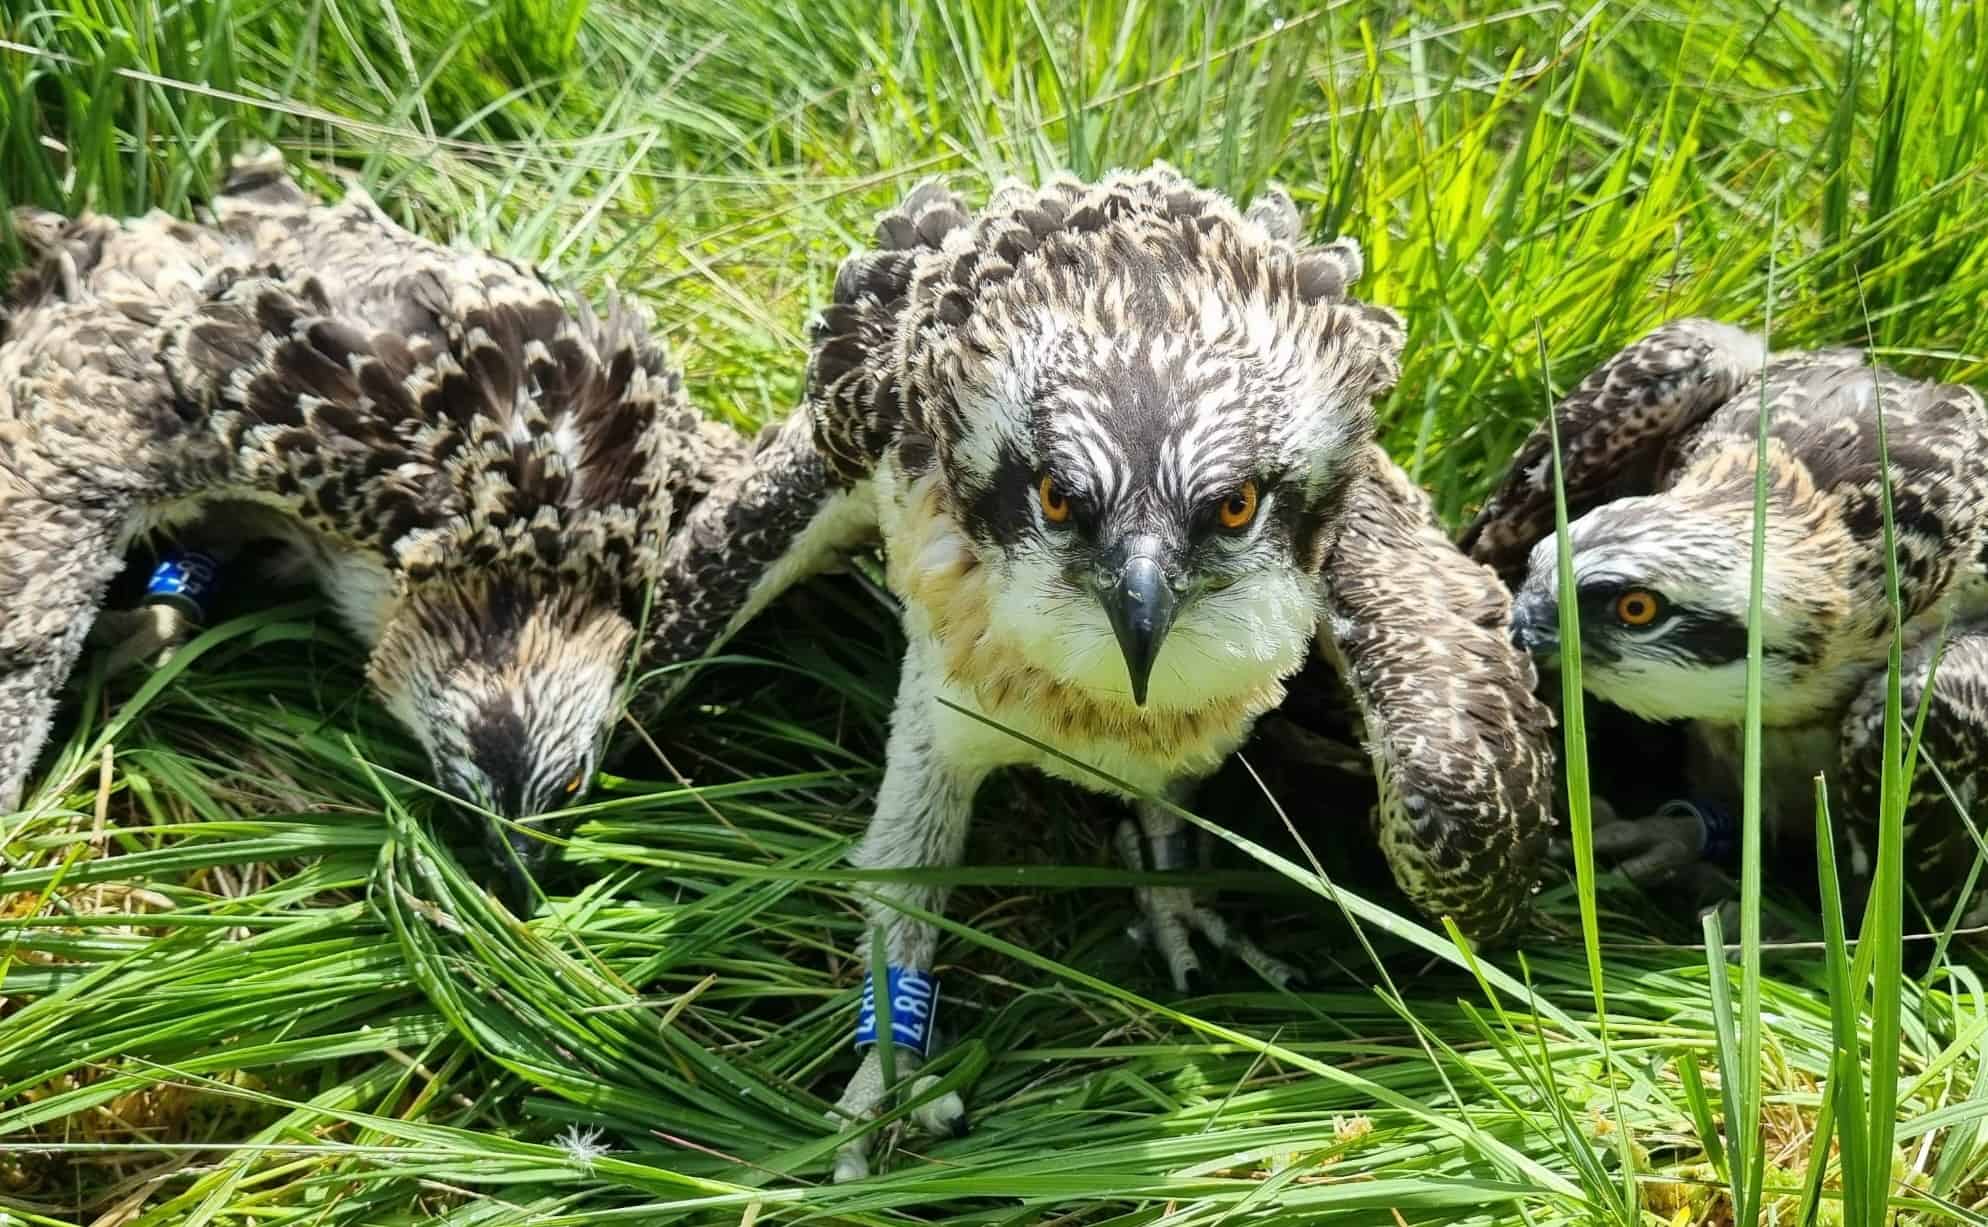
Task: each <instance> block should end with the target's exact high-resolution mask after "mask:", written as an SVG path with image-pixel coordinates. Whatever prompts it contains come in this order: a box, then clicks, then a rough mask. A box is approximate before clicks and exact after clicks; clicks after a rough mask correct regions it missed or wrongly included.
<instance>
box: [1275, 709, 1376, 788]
mask: <svg viewBox="0 0 1988 1227" xmlns="http://www.w3.org/2000/svg"><path fill="white" fill-rule="evenodd" d="M1256 732H1257V736H1259V737H1261V738H1262V739H1263V740H1264V742H1265V743H1266V744H1268V745H1270V746H1273V747H1275V748H1276V750H1277V752H1278V753H1279V754H1282V755H1283V756H1284V757H1285V758H1286V759H1288V760H1290V761H1291V762H1294V763H1298V764H1300V765H1301V766H1306V767H1316V768H1320V769H1323V770H1326V771H1338V772H1343V773H1345V774H1347V775H1372V774H1373V773H1374V763H1373V759H1371V758H1370V757H1368V755H1367V752H1366V751H1365V750H1363V749H1361V748H1360V747H1359V746H1356V745H1349V744H1348V743H1346V742H1343V741H1340V740H1338V739H1336V738H1333V737H1327V736H1325V735H1324V734H1322V733H1315V732H1313V731H1312V730H1310V729H1308V728H1305V727H1304V726H1303V725H1300V724H1298V723H1296V722H1295V721H1292V720H1289V719H1286V718H1284V717H1282V716H1279V715H1277V714H1276V713H1274V712H1273V713H1272V714H1270V715H1268V716H1265V717H1264V718H1263V719H1262V720H1260V721H1258V722H1257V726H1256Z"/></svg>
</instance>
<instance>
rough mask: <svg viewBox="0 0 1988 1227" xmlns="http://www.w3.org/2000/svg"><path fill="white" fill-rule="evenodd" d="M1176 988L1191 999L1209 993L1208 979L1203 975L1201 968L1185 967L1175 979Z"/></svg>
mask: <svg viewBox="0 0 1988 1227" xmlns="http://www.w3.org/2000/svg"><path fill="white" fill-rule="evenodd" d="M1175 983H1176V986H1177V987H1178V988H1179V989H1180V991H1181V992H1183V993H1186V994H1188V995H1189V996H1191V997H1199V996H1202V995H1203V994H1204V993H1206V992H1207V991H1208V979H1207V977H1206V976H1204V975H1202V974H1201V969H1200V968H1199V967H1183V968H1181V970H1180V974H1179V975H1178V976H1177V977H1175Z"/></svg>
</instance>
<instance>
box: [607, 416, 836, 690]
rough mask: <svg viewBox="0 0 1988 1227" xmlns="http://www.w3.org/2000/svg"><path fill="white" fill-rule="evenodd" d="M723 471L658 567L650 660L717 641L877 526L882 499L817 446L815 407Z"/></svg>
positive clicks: (646, 654)
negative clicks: (856, 488)
mask: <svg viewBox="0 0 1988 1227" xmlns="http://www.w3.org/2000/svg"><path fill="white" fill-rule="evenodd" d="M713 477H714V481H713V484H712V487H711V490H710V492H709V493H708V494H706V495H705V496H704V497H703V498H702V499H701V500H700V501H699V502H698V503H697V504H696V505H695V506H694V507H693V508H692V509H691V510H690V512H689V514H688V515H687V516H686V517H685V519H684V522H683V524H682V525H681V526H680V527H679V528H678V529H677V531H676V533H675V534H674V535H673V536H672V537H671V539H670V543H669V546H668V548H667V549H666V550H665V552H664V555H663V559H662V563H661V566H660V567H659V568H658V570H657V576H656V583H655V587H654V598H655V599H654V603H653V604H652V605H651V607H650V608H649V610H648V620H647V629H646V634H645V638H644V642H643V660H642V664H643V667H644V668H645V669H667V668H669V667H670V666H674V665H681V664H685V663H688V662H691V661H695V660H699V659H701V658H703V657H705V656H707V655H709V654H710V653H712V652H714V651H716V650H717V649H718V648H719V647H720V646H721V645H723V644H724V642H725V641H726V640H727V639H729V638H731V636H732V634H733V633H734V632H735V631H736V630H738V628H739V627H741V626H743V625H744V624H745V623H746V622H747V621H749V620H750V619H752V618H753V617H755V616H756V615H757V614H758V613H759V611H760V610H762V609H764V608H765V607H766V606H767V605H768V604H770V603H771V602H772V601H773V600H774V599H775V598H776V597H778V596H779V595H780V594H781V593H782V592H784V591H786V590H787V589H788V588H789V587H792V586H793V585H794V584H796V583H798V582H800V581H801V580H803V579H806V578H807V577H808V576H810V575H814V574H818V573H820V572H822V571H825V570H828V569H829V568H831V567H832V566H834V565H835V564H836V563H837V562H839V561H840V559H841V556H842V555H843V553H844V552H845V551H847V550H849V549H851V548H853V547H855V546H858V545H860V544H862V543H864V542H866V541H867V540H869V539H870V538H871V536H872V535H873V534H874V532H875V529H876V520H875V511H874V509H873V508H872V507H871V505H870V504H869V503H868V502H867V500H864V499H862V498H861V497H859V496H858V495H856V494H855V493H853V492H852V491H851V489H850V488H849V487H848V486H846V485H844V484H843V483H841V482H840V481H839V480H837V478H836V477H835V476H834V475H833V474H832V473H831V471H830V467H829V461H828V460H827V459H826V458H825V457H824V455H823V454H822V453H821V452H820V451H819V450H817V448H816V446H815V427H814V418H813V415H812V414H811V413H810V412H809V410H808V409H807V408H806V407H803V408H801V409H799V410H797V411H796V412H794V413H793V414H791V415H790V416H788V417H787V418H786V419H785V420H784V421H782V422H780V423H778V424H776V425H774V426H770V427H768V428H767V429H766V430H765V432H763V433H762V434H761V436H760V439H759V441H758V444H757V446H756V447H754V448H753V449H752V451H751V453H750V454H749V455H746V456H744V457H741V458H739V459H738V460H737V461H736V462H735V463H733V464H731V465H730V466H728V467H725V468H722V469H720V470H718V471H716V472H714V474H713ZM686 676H687V675H686V674H684V673H682V672H681V671H677V672H673V673H671V674H670V675H669V676H667V677H665V678H663V679H661V680H660V681H658V682H657V683H655V684H653V685H651V686H650V687H649V688H648V689H647V690H646V691H645V693H644V694H643V695H642V698H641V706H642V707H643V708H644V709H645V710H648V711H653V710H654V708H655V707H656V706H658V705H660V704H661V703H662V702H664V701H666V700H667V698H668V697H669V696H670V695H671V694H673V693H675V691H676V690H677V689H678V688H679V687H680V686H681V684H682V682H683V680H684V679H685V677H686Z"/></svg>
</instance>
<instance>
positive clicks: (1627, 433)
mask: <svg viewBox="0 0 1988 1227" xmlns="http://www.w3.org/2000/svg"><path fill="white" fill-rule="evenodd" d="M1763 403H1764V404H1765V408H1766V411H1767V415H1768V423H1767V432H1768V437H1767V478H1768V495H1767V498H1768V504H1767V527H1766V532H1767V536H1766V560H1765V582H1764V587H1763V595H1762V602H1763V603H1762V628H1761V636H1762V670H1763V679H1762V680H1763V685H1762V697H1761V709H1762V725H1763V729H1762V739H1763V746H1762V748H1763V760H1762V775H1761V780H1762V805H1763V811H1762V812H1763V814H1764V817H1765V820H1766V821H1767V823H1768V824H1769V825H1768V827H1767V832H1768V834H1769V837H1770V838H1771V839H1773V840H1775V841H1776V842H1777V843H1778V844H1779V845H1780V846H1781V847H1783V848H1790V847H1791V848H1796V849H1799V848H1800V847H1802V846H1803V842H1804V840H1805V838H1812V836H1811V833H1812V832H1813V829H1814V826H1813V822H1814V818H1813V815H1814V800H1813V798H1814V785H1813V778H1814V776H1815V775H1817V774H1818V773H1822V774H1825V775H1827V777H1828V778H1829V781H1830V785H1831V789H1832V792H1833V795H1834V798H1835V802H1834V804H1833V805H1832V812H1834V813H1836V814H1838V815H1844V814H1845V813H1846V811H1847V813H1848V815H1849V820H1848V821H1847V822H1844V823H1843V824H1842V825H1843V827H1844V828H1845V833H1846V835H1847V836H1848V837H1849V838H1848V839H1846V845H1847V850H1848V852H1849V853H1850V856H1849V859H1848V862H1847V863H1849V864H1850V865H1851V867H1852V868H1853V869H1861V868H1862V867H1863V866H1862V862H1863V861H1864V860H1865V859H1866V853H1865V851H1864V850H1865V849H1868V847H1869V837H1870V835H1871V833H1872V831H1873V830H1874V825H1873V824H1874V822H1875V820H1876V816H1877V813H1878V809H1877V797H1878V782H1879V778H1880V771H1881V768H1882V762H1883V755H1882V745H1883V732H1884V730H1883V714H1884V688H1885V674H1886V661H1887V655H1888V651H1889V645H1890V638H1891V607H1890V604H1889V601H1888V598H1887V596H1886V579H1885V572H1886V566H1885V563H1886V559H1885V542H1884V534H1883V517H1882V505H1881V501H1880V497H1881V480H1882V474H1883V471H1884V470H1883V469H1881V467H1880V466H1881V456H1883V457H1887V458H1888V463H1889V475H1890V481H1891V485H1892V490H1893V500H1894V509H1895V518H1896V528H1897V533H1896V545H1897V569H1898V581H1899V590H1900V596H1901V598H1902V603H1903V613H1904V618H1905V632H1906V636H1907V655H1906V657H1905V672H1904V676H1903V684H1904V699H1905V710H1906V713H1907V719H1908V720H1909V719H1910V718H1911V713H1912V712H1913V711H1914V710H1916V708H1917V705H1918V704H1919V702H1920V700H1921V699H1922V698H1924V699H1925V700H1927V703H1928V717H1927V723H1926V731H1925V739H1924V742H1923V744H1922V752H1923V757H1922V760H1921V762H1922V766H1921V768H1920V770H1919V771H1918V773H1917V774H1916V776H1915V781H1914V788H1913V792H1912V796H1911V798H1910V805H1909V809H1908V813H1907V818H1906V824H1907V856H1908V865H1909V866H1910V867H1911V869H1912V873H1913V880H1914V883H1915V887H1916V889H1917V890H1918V891H1919V893H1920V897H1921V900H1922V902H1923V903H1925V904H1926V905H1927V906H1928V907H1929V908H1933V909H1939V908H1944V907H1947V906H1950V905H1951V904H1952V903H1953V902H1954V901H1955V895H1956V892H1957V890H1958V888H1959V887H1960V886H1961V884H1962V879H1963V878H1964V876H1965V873H1966V871H1967V869H1968V866H1969V864H1970V862H1971V861H1972V859H1973V854H1974V847H1973V842H1972V840H1971V838H1970V837H1969V835H1968V833H1967V823H1966V822H1965V821H1962V820H1960V819H1959V818H1957V816H1956V814H1955V812H1954V808H1953V806H1954V803H1955V802H1956V801H1957V802H1958V803H1959V804H1960V805H1961V806H1962V807H1963V809H1966V808H1971V806H1972V805H1973V803H1974V800H1975V798H1976V797H1977V795H1978V792H1979V788H1980V785H1981V783H1982V782H1983V781H1984V779H1988V623H1984V622H1983V621H1982V620H1981V619H1982V614H1983V612H1984V607H1988V573H1984V551H1985V550H1988V410H1985V409H1984V406H1983V402H1982V398H1981V396H1980V395H1979V394H1978V393H1976V392H1974V391H1973V390H1971V389H1968V388H1965V387H1959V386H1955V385H1952V384H1936V383H1926V382H1921V381H1918V380H1914V379H1908V378H1906V377H1904V376H1902V375H1899V374H1897V373H1895V372H1892V371H1889V370H1886V369H1884V368H1882V367H1878V366H1873V365H1867V364H1866V362H1865V360H1864V358H1863V356H1862V355H1860V354H1858V353H1856V352H1852V351H1822V352H1785V353H1771V352H1769V351H1768V349H1767V347H1766V345H1765V343H1764V342H1763V341H1762V340H1761V338H1759V337H1758V336H1755V335H1753V334H1751V333H1748V332H1746V331H1743V330H1741V329H1739V328H1735V327H1732V326H1730V325H1727V324H1722V323H1717V322H1713V321H1709V320H1680V321H1676V322H1673V323H1670V324H1666V325H1664V326H1663V327H1661V328H1658V329H1657V330H1656V331H1654V332H1652V333H1651V334H1650V335H1648V336H1646V337H1645V338H1643V339H1642V340H1640V341H1638V342H1636V343H1635V344H1633V345H1631V346H1629V347H1628V348H1627V349H1625V350H1623V351H1622V352H1621V353H1619V354H1616V355H1615V356H1614V357H1612V358H1610V359H1609V360H1608V361H1607V362H1606V363H1604V364H1603V365H1602V366H1601V368H1600V369H1598V370H1596V371H1595V372H1593V373H1592V374H1590V375H1589V376H1588V377H1587V378H1586V379H1585V380H1584V381H1582V383H1581V384H1580V385H1579V386H1578V387H1576V388H1575V389H1574V390H1573V391H1572V392H1571V393H1570V394H1568V396H1567V397H1566V398H1565V399H1564V400H1562V401H1561V402H1560V404H1559V405H1558V406H1557V407H1556V408H1555V409H1554V411H1553V413H1554V419H1555V420H1556V421H1557V423H1558V429H1559V433H1560V438H1561V440H1562V446H1563V449H1564V452H1563V454H1564V470H1565V489H1566V497H1567V505H1568V513H1569V515H1570V517H1572V519H1571V522H1570V524H1569V529H1568V532H1569V536H1570V539H1571V545H1572V549H1573V563H1574V572H1573V573H1574V577H1575V584H1576V591H1575V599H1576V601H1577V602H1578V608H1579V611H1580V652H1581V669H1582V679H1583V681H1584V683H1585V685H1586V687H1587V689H1588V691H1589V692H1590V693H1591V694H1593V695H1594V696H1595V697H1597V698H1599V699H1601V700H1604V701H1606V702H1608V703H1610V704H1613V705H1615V706H1617V707H1620V708H1623V709H1625V710H1627V711H1629V712H1631V713H1634V714H1636V715H1639V716H1641V717H1644V718H1646V719H1650V720H1656V721H1666V722H1668V721H1688V722H1689V725H1690V738H1689V742H1690V745H1691V752H1690V754H1689V755H1688V760H1689V761H1688V766H1687V769H1686V775H1687V777H1688V783H1689V787H1690V790H1691V795H1689V796H1686V797H1682V798H1680V799H1679V803H1678V804H1677V805H1675V806H1667V807H1665V811H1668V812H1665V811H1660V812H1659V814H1658V815H1657V816H1653V817H1645V818H1640V819H1631V820H1628V821H1622V822H1615V823H1610V824H1608V825H1606V826H1600V827H1598V828H1597V833H1596V837H1595V844H1596V848H1597V850H1598V851H1600V852H1603V853H1605V854H1607V855H1610V856H1613V857H1621V858H1624V859H1623V862H1622V868H1623V870H1624V871H1625V872H1626V873H1628V874H1629V875H1630V876H1631V877H1632V878H1637V879H1641V880H1643V881H1646V882H1654V881H1661V880H1666V879H1673V878H1677V877H1679V876H1680V875H1681V876H1682V877H1684V878H1686V879H1691V878H1695V879H1697V880H1698V881H1700V882H1701V884H1702V883H1705V882H1706V880H1707V878H1708V877H1709V878H1710V880H1711V888H1712V889H1714V890H1716V889H1718V886H1719V883H1720V881H1721V879H1722V876H1723V875H1720V874H1718V873H1716V872H1715V871H1714V870H1713V869H1711V868H1708V863H1710V862H1716V861H1718V860H1720V859H1722V858H1723V857H1725V856H1728V855H1730V853H1731V852H1732V850H1733V848H1734V846H1735V842H1736V836H1737V832H1736V826H1735V823H1734V821H1733V819H1732V817H1731V815H1733V814H1736V813H1738V812H1739V806H1738V798H1739V769H1740V765H1741V761H1742V759H1741V735H1742V729H1743V725H1744V720H1745V714H1746V669H1747V614H1748V604H1749V588H1750V568H1751V565H1752V564H1751V555H1752V539H1753V509H1754V473H1755V449H1756V444H1757V431H1758V424H1759V417H1760V413H1761V409H1762V405H1763ZM1880 412H1882V416H1883V424H1884V428H1885V443H1886V447H1885V448H1884V450H1883V452H1881V451H1880V448H1879V438H1878V427H1879V415H1880ZM1549 448H1550V440H1549V436H1548V434H1547V427H1546V425H1545V424H1542V425H1541V427H1540V428H1539V429H1538V430H1536V431H1535V432H1534V433H1533V435H1532V437H1531V438H1530V439H1528V440H1527V442H1526V443H1525V444H1524V446H1523V447H1522V448H1521V449H1520V451H1519V453H1518V456H1517V458H1516V460H1515V461H1514V463H1513V465H1512V468H1511V471H1510V472H1509V474H1508V475H1507V476H1506V478H1505V480H1504V482H1503V484H1502V485H1500V486H1499V487H1498V489H1497V490H1496V491H1495V492H1494V493H1493V494H1492V495H1491V497H1490V499H1489V500H1488V501H1487V502H1486V503H1485V505H1484V507H1483V510H1482V511H1481V513H1480V514H1479V515H1478V517H1477V519H1476V521H1475V522H1474V523H1473V524H1472V525H1471V527H1470V528H1469V529H1468V530H1467V532H1466V533H1465V535H1464V537H1463V546H1464V548H1465V549H1466V550H1468V551H1469V552H1470V554H1471V555H1472V556H1473V557H1474V558H1476V559H1478V560H1480V561H1483V562H1485V563H1488V564H1490V565H1492V566H1493V567H1495V568H1496V569H1497V570H1498V571H1500V572H1501V573H1502V574H1503V575H1504V576H1506V577H1507V579H1508V580H1509V581H1510V582H1511V583H1512V584H1513V585H1514V586H1515V588H1516V589H1517V597H1516V603H1515V607H1514V613H1513V627H1512V633H1513V635H1514V636H1515V637H1516V639H1517V640H1519V641H1520V642H1521V643H1523V644H1524V645H1525V646H1526V647H1528V648H1530V649H1531V650H1533V651H1534V652H1536V653H1540V654H1542V655H1549V656H1550V655H1552V654H1554V653H1557V652H1558V650H1559V649H1560V647H1561V643H1560V636H1559V631H1558V596H1559V577H1558V559H1557V547H1556V542H1555V536H1554V505H1553V472H1552V463H1551V453H1550V451H1549ZM1943 632H1944V633H1943ZM1942 644H1944V651H1943V653H1942V652H1941V650H1940V649H1941V645H1942ZM1936 655H1937V656H1938V657H1939V659H1938V662H1937V668H1936V669H1933V670H1932V679H1931V682H1930V686H1929V684H1928V680H1927V674H1928V671H1929V666H1931V665H1932V664H1933V662H1934V657H1935V656H1936ZM1926 759H1930V760H1931V763H1932V765H1933V766H1934V767H1935V768H1937V769H1938V771H1937V773H1936V772H1934V771H1929V770H1927V769H1926V767H1925V766H1924V765H1923V764H1924V762H1925V760H1926ZM1942 775H1943V776H1944V780H1945V783H1946V784H1947V785H1950V786H1951V787H1952V789H1953V793H1954V795H1953V798H1951V799H1950V798H1949V797H1948V796H1947V795H1946V791H1945V789H1944V788H1943V787H1942V785H1941V783H1940V779H1941V776H1942ZM1860 832H1861V834H1860ZM1935 914H1937V913H1935Z"/></svg>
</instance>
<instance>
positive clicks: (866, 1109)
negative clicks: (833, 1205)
mask: <svg viewBox="0 0 1988 1227" xmlns="http://www.w3.org/2000/svg"><path fill="white" fill-rule="evenodd" d="M894 1055H895V1057H896V1060H897V1064H898V1074H899V1077H900V1078H902V1077H904V1076H905V1075H907V1074H912V1073H915V1071H916V1070H917V1069H918V1067H919V1065H920V1064H921V1063H922V1062H921V1060H920V1058H919V1057H918V1055H917V1054H916V1053H914V1052H910V1051H908V1050H903V1049H900V1050H898V1051H897V1052H896V1053H895V1054H894ZM937 1081H938V1079H936V1078H934V1077H932V1076H931V1075H929V1074H923V1075H918V1076H915V1077H912V1078H911V1083H910V1096H911V1098H912V1099H914V1100H916V1099H919V1098H921V1097H923V1096H924V1095H925V1094H926V1093H927V1092H929V1091H930V1090H931V1089H932V1087H933V1085H934V1084H935V1083H936V1082H937ZM890 1093H891V1091H890V1088H889V1087H887V1086H885V1085H884V1067H883V1059H882V1058H881V1057H880V1056H878V1055H877V1051H876V1049H874V1048H872V1049H871V1050H870V1051H869V1052H868V1053H866V1054H865V1055H864V1057H863V1063H862V1064H861V1065H860V1066H858V1067H857V1069H856V1074H855V1076H854V1077H852V1078H850V1079H849V1086H848V1087H847V1089H845V1090H844V1091H843V1092H842V1099H841V1100H840V1101H839V1102H838V1103H837V1104H836V1105H835V1110H834V1111H833V1112H831V1113H829V1120H831V1121H833V1122H834V1123H835V1124H836V1125H838V1126H844V1127H846V1126H849V1125H854V1124H865V1123H868V1122H869V1121H873V1120H875V1119H876V1118H877V1117H878V1116H879V1115H881V1114H882V1112H883V1107H884V1103H885V1101H886V1100H887V1099H888V1098H889V1097H890ZM911 1125H912V1126H913V1127H914V1128H916V1129H917V1130H918V1131H920V1132H921V1133H924V1134H927V1135H929V1136H932V1137H942V1138H943V1137H954V1138H956V1137H964V1136H965V1135H966V1101H965V1100H963V1099H961V1098H960V1096H959V1092H958V1091H947V1092H946V1093H945V1094H943V1095H940V1096H937V1097H936V1098H933V1099H931V1100H929V1101H927V1102H925V1103H922V1104H919V1105H918V1106H917V1107H916V1108H913V1109H912V1110H911ZM878 1132H879V1131H877V1130H874V1129H873V1130H869V1131H867V1132H864V1133H862V1134H859V1135H857V1136H856V1137H853V1138H850V1139H849V1140H848V1141H846V1142H844V1143H843V1144H842V1145H841V1146H839V1147H837V1148H836V1151H835V1183H837V1184H846V1183H848V1182H849V1181H851V1180H861V1179H862V1178H863V1177H865V1176H867V1175H869V1174H870V1154H871V1151H872V1150H873V1149H874V1148H875V1146H876V1142H877V1135H878Z"/></svg>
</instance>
